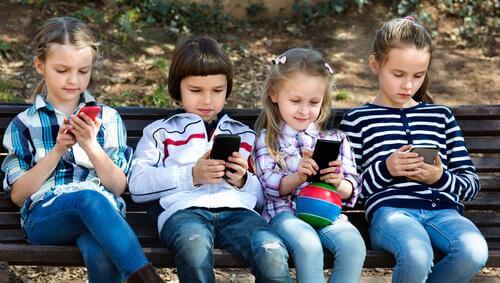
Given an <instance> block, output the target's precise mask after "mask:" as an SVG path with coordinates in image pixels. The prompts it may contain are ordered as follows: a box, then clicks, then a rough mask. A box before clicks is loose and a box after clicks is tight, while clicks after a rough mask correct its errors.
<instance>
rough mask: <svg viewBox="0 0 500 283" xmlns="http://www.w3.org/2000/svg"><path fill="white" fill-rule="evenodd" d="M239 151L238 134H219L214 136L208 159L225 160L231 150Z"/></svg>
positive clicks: (231, 152)
mask: <svg viewBox="0 0 500 283" xmlns="http://www.w3.org/2000/svg"><path fill="white" fill-rule="evenodd" d="M235 151H236V152H238V151H240V136H238V135H233V134H219V135H216V136H215V137H214V144H213V146H212V152H211V153H210V159H220V160H224V161H226V162H227V159H228V158H229V156H231V155H232V154H233V152H235Z"/></svg>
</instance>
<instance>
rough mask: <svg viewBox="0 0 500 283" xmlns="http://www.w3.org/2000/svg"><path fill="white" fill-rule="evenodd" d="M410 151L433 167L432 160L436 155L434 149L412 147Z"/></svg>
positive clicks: (436, 150)
mask: <svg viewBox="0 0 500 283" xmlns="http://www.w3.org/2000/svg"><path fill="white" fill-rule="evenodd" d="M410 151H411V152H416V153H418V155H419V156H422V157H423V158H424V162H425V163H427V164H430V165H434V159H436V156H437V154H438V149H437V148H436V147H414V148H412V149H411V150H410Z"/></svg>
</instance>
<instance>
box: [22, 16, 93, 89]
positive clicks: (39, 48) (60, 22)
mask: <svg viewBox="0 0 500 283" xmlns="http://www.w3.org/2000/svg"><path fill="white" fill-rule="evenodd" d="M54 43H58V44H72V45H74V46H76V47H78V48H85V47H90V48H92V50H93V53H94V54H93V61H92V63H95V61H96V60H97V58H98V57H99V44H100V43H99V42H98V41H97V39H96V37H95V36H94V34H93V33H92V31H91V30H90V29H89V28H88V27H87V25H86V24H85V23H83V22H82V21H80V20H79V19H77V18H73V17H56V18H51V19H48V20H47V21H46V22H45V23H44V24H43V25H42V26H41V27H40V28H39V29H38V31H37V33H36V35H35V37H34V38H33V40H32V42H31V45H32V47H33V53H34V58H38V59H39V60H40V61H42V62H45V60H46V58H47V54H48V52H49V50H50V46H51V44H54ZM44 91H46V86H45V79H42V80H41V81H40V82H39V83H38V85H37V86H36V88H35V90H34V91H33V94H34V95H36V94H39V93H42V92H44Z"/></svg>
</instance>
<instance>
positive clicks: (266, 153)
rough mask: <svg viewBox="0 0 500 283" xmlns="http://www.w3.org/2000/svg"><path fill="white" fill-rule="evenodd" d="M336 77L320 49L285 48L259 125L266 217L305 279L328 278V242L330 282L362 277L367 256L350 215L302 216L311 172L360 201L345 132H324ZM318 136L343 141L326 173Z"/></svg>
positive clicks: (258, 153)
mask: <svg viewBox="0 0 500 283" xmlns="http://www.w3.org/2000/svg"><path fill="white" fill-rule="evenodd" d="M332 75H333V70H332V68H331V67H330V65H329V64H328V63H327V61H326V59H325V58H324V57H323V55H321V53H319V52H318V51H316V50H313V49H303V48H295V49H291V50H288V51H286V52H285V53H283V54H282V55H280V56H279V57H278V58H276V59H275V60H274V64H273V66H272V67H271V73H270V75H269V78H268V81H267V83H266V86H265V89H264V94H263V102H262V104H263V111H262V113H261V115H260V116H259V118H258V120H257V122H256V128H257V133H258V138H257V142H256V146H255V152H254V158H255V167H256V172H257V176H258V177H259V179H260V182H261V183H262V187H263V189H264V196H265V198H266V201H265V207H264V212H263V216H264V218H265V219H266V220H267V221H269V222H270V223H271V225H272V226H273V228H274V229H275V230H276V232H277V233H278V234H279V235H280V237H281V238H282V239H283V242H284V243H285V245H286V247H287V249H288V251H289V253H290V255H291V256H292V257H293V260H294V262H295V267H296V270H297V281H298V282H299V283H300V282H308V283H309V282H324V281H325V279H324V275H323V260H324V259H323V247H324V248H326V249H328V250H329V251H330V252H331V253H332V254H333V255H334V256H335V262H334V268H333V274H332V276H331V277H330V280H329V282H358V281H359V277H360V274H361V269H362V267H363V262H364V259H365V255H366V249H365V244H364V241H363V239H362V237H361V235H360V234H359V232H358V230H357V229H356V228H355V227H354V226H353V225H352V224H351V223H350V222H349V221H348V220H347V217H346V216H345V215H341V216H340V217H339V218H338V219H337V220H335V221H334V222H333V223H331V224H330V225H328V226H326V227H323V228H319V229H314V228H313V227H312V226H310V225H309V224H307V223H306V222H303V221H302V220H301V219H299V218H298V217H297V216H296V215H295V209H296V205H295V201H296V197H297V195H298V194H299V193H300V191H301V190H302V188H304V187H305V186H307V185H308V182H307V178H308V177H309V176H311V175H316V174H320V175H321V180H322V181H323V182H326V183H329V184H331V185H333V186H335V187H336V188H338V191H339V193H340V196H341V198H342V199H343V200H344V205H346V206H353V205H354V203H355V202H356V198H357V195H358V192H357V191H356V188H357V187H358V186H357V177H358V175H357V173H356V165H355V162H354V156H353V154H352V151H351V147H350V145H349V142H348V141H347V139H346V138H345V135H344V134H343V133H342V132H340V131H336V130H332V131H322V130H323V127H324V126H325V124H326V121H327V120H328V118H329V115H330V112H331V100H330V93H331V91H330V90H331V83H332V77H333V76H332ZM318 138H322V139H329V140H336V141H341V147H340V154H339V158H338V160H334V159H335V157H332V160H331V162H330V163H329V165H330V167H329V168H326V169H322V170H321V171H319V170H318V165H317V164H316V162H315V161H314V160H313V159H312V158H311V157H312V149H313V148H314V146H315V144H316V141H317V139H318Z"/></svg>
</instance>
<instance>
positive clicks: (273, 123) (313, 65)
mask: <svg viewBox="0 0 500 283" xmlns="http://www.w3.org/2000/svg"><path fill="white" fill-rule="evenodd" d="M283 58H285V59H283ZM283 61H284V62H283ZM296 73H305V74H307V75H311V76H318V77H321V78H324V79H325V81H326V84H327V87H326V89H325V93H324V94H323V100H322V103H321V109H320V112H319V115H318V118H317V119H316V121H315V123H316V125H317V126H318V127H319V128H320V129H323V128H324V126H325V124H326V122H327V121H328V118H329V117H330V113H331V104H332V101H331V97H330V94H331V89H332V84H333V70H332V68H331V67H330V65H329V64H328V62H327V60H326V58H325V57H324V56H323V55H322V54H321V53H320V52H319V51H317V50H314V49H310V48H293V49H290V50H288V51H286V52H284V53H283V54H281V55H280V56H278V57H277V59H275V60H274V64H273V65H272V66H271V72H270V73H269V76H268V78H267V80H266V83H265V86H264V90H263V93H262V112H261V113H260V114H259V117H258V118H257V120H256V122H255V131H256V132H257V135H260V134H261V133H262V130H264V129H265V130H266V146H267V149H268V151H269V154H270V155H271V156H272V157H273V158H274V159H275V160H276V161H277V163H278V165H279V166H280V167H282V168H286V164H285V162H284V160H283V158H282V157H281V156H280V154H279V144H278V139H279V135H280V125H281V123H282V122H283V118H282V117H281V114H280V111H279V109H278V105H277V104H276V103H273V101H272V100H271V97H270V93H271V92H276V91H277V90H278V89H279V87H280V84H281V83H283V82H284V81H286V80H289V79H290V77H292V76H293V75H294V74H296Z"/></svg>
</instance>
